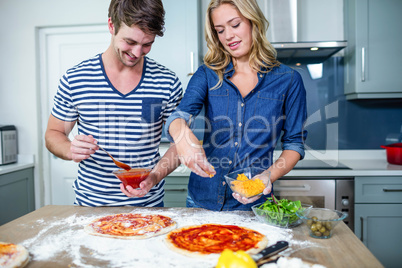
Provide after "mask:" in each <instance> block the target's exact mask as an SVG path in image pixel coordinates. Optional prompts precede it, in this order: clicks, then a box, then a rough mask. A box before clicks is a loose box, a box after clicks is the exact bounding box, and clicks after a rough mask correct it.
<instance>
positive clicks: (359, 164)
mask: <svg viewBox="0 0 402 268" xmlns="http://www.w3.org/2000/svg"><path fill="white" fill-rule="evenodd" d="M168 147H169V144H166V143H164V144H161V146H160V154H161V155H163V154H164V153H165V152H166V150H167V149H168ZM280 154H281V151H275V152H274V159H277V158H278V157H279V155H280ZM311 160H313V161H316V160H321V161H324V162H327V163H330V164H336V163H340V164H342V165H344V166H346V167H348V168H350V169H293V170H291V171H290V172H289V173H288V174H286V175H285V177H356V176H402V165H392V164H389V163H388V162H387V157H386V151H385V150H327V151H315V150H306V155H305V157H304V159H303V160H301V161H300V162H303V164H307V163H306V162H308V161H311ZM172 175H174V176H189V175H190V170H189V169H188V168H186V167H185V166H183V165H181V166H179V167H178V168H177V169H176V170H175V171H174V172H173V173H172Z"/></svg>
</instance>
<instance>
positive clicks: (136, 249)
mask: <svg viewBox="0 0 402 268" xmlns="http://www.w3.org/2000/svg"><path fill="white" fill-rule="evenodd" d="M126 212H132V213H158V214H163V215H165V216H169V217H171V218H173V219H174V220H175V221H176V222H177V224H178V227H181V226H185V225H194V224H203V223H219V224H235V225H240V226H245V227H248V228H252V229H254V230H256V231H259V232H261V233H263V234H264V235H266V236H267V238H268V241H269V242H268V244H269V245H272V244H275V243H276V242H277V241H280V240H286V241H288V242H289V248H288V249H287V250H285V251H283V252H282V253H281V254H282V255H284V256H290V257H298V258H302V259H303V260H304V261H307V262H310V263H319V264H321V265H324V266H326V267H383V266H382V265H381V264H380V263H379V261H378V260H377V259H376V258H375V257H374V256H373V255H372V254H371V253H370V251H369V250H368V249H367V248H366V247H365V246H364V245H363V244H362V243H361V241H360V240H359V239H358V238H357V237H356V236H355V235H354V234H353V232H352V231H351V230H350V229H349V228H348V227H347V226H346V225H345V224H344V223H343V222H341V223H339V224H338V225H337V226H336V227H335V229H334V236H333V237H332V238H330V239H314V238H311V237H309V236H308V233H307V227H306V226H305V225H303V224H302V225H300V226H298V227H295V228H293V229H281V228H276V227H272V226H269V225H265V224H262V223H259V222H258V221H257V219H256V218H255V217H254V216H253V214H252V213H251V212H239V211H232V212H213V211H208V210H204V209H190V208H137V207H114V208H112V207H99V208H88V207H78V206H54V205H52V206H45V207H43V208H40V209H38V210H36V211H34V212H32V213H29V214H27V215H25V216H23V217H20V218H18V219H16V220H14V221H11V222H9V223H7V224H4V225H2V226H0V241H5V242H11V243H16V244H22V245H23V246H25V247H26V248H27V249H28V250H29V252H30V256H31V261H30V263H29V264H28V266H27V267H28V268H32V267H52V268H53V267H159V268H164V267H191V268H193V267H194V268H195V267H214V265H215V264H216V261H217V259H211V260H208V259H206V258H189V257H186V256H183V255H180V254H178V253H175V252H172V251H171V250H169V249H168V248H167V247H166V246H165V244H164V242H163V238H164V237H165V235H162V236H158V237H154V238H151V239H144V240H124V239H112V238H105V237H99V236H92V235H89V234H87V233H85V232H84V230H83V227H84V226H85V225H86V224H88V223H89V222H91V221H92V220H93V219H95V218H97V217H100V216H105V215H109V214H116V213H126Z"/></svg>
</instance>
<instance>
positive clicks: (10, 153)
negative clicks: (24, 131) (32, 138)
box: [0, 125, 18, 165]
mask: <svg viewBox="0 0 402 268" xmlns="http://www.w3.org/2000/svg"><path fill="white" fill-rule="evenodd" d="M17 153H18V148H17V129H16V127H15V126H12V125H8V126H0V165H5V164H10V163H15V162H17Z"/></svg>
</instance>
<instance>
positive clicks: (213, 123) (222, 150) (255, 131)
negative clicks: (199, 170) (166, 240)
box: [165, 64, 307, 210]
mask: <svg viewBox="0 0 402 268" xmlns="http://www.w3.org/2000/svg"><path fill="white" fill-rule="evenodd" d="M233 74H234V70H233V65H232V64H230V65H229V66H228V67H227V69H226V73H225V74H224V79H223V84H222V86H220V87H219V88H216V89H211V88H213V87H214V86H215V85H216V84H217V82H218V80H219V78H218V76H217V74H216V73H215V72H214V71H213V70H211V69H209V68H208V67H206V66H205V65H202V66H200V67H199V68H198V70H197V72H196V73H195V74H194V75H193V77H192V78H191V80H190V82H189V84H188V87H187V90H186V92H185V94H184V97H183V100H182V101H181V103H180V105H179V106H178V108H177V109H176V111H175V112H174V113H173V114H171V116H170V117H169V118H168V120H167V122H166V126H165V132H166V133H165V134H166V136H167V138H168V139H169V140H170V141H171V142H173V139H172V137H171V136H170V135H169V133H168V129H169V126H170V123H171V122H172V121H173V120H175V119H177V118H183V119H185V120H186V121H187V122H188V123H189V124H190V123H191V121H192V118H194V117H195V116H197V115H198V114H199V113H200V111H201V110H202V108H203V106H205V119H204V120H205V131H204V139H203V148H204V150H205V153H206V156H207V158H208V161H209V162H210V163H211V164H212V165H213V166H214V168H215V170H216V175H215V176H214V177H212V178H204V177H200V176H198V175H197V174H195V173H191V175H190V181H189V185H188V193H189V195H190V197H191V198H192V199H193V201H194V202H195V204H196V205H198V206H201V207H203V208H206V209H210V210H250V207H251V206H252V205H253V204H248V205H243V204H241V203H239V202H238V201H237V200H236V199H234V198H233V197H232V191H231V190H230V188H229V186H228V185H227V184H226V182H225V178H224V175H225V174H228V173H230V172H233V171H235V170H237V169H240V168H245V167H249V166H254V167H260V168H264V169H268V168H269V167H270V166H271V165H272V163H273V159H272V158H273V151H274V149H275V146H276V143H277V141H278V139H279V137H280V136H281V132H282V131H283V136H282V139H281V141H282V149H283V150H294V151H296V152H298V153H299V154H300V158H303V157H304V146H303V143H304V139H305V138H306V135H307V132H306V131H305V130H304V129H303V124H304V122H305V120H306V118H307V111H306V92H305V89H304V85H303V81H302V78H301V76H300V74H299V73H298V72H296V71H295V70H293V69H291V68H289V67H287V66H285V65H283V64H281V65H280V66H279V67H275V68H274V69H273V70H271V71H270V72H269V73H259V74H258V83H257V85H256V87H255V88H254V89H253V90H252V91H251V92H250V93H249V94H248V95H247V96H245V97H244V98H243V97H242V95H241V94H240V92H239V90H238V89H237V87H236V86H235V85H234V84H233V83H232V82H231V81H230V80H229V78H230V77H231V76H233ZM197 120H198V119H197ZM263 201H265V198H260V199H259V200H257V201H256V203H257V202H263Z"/></svg>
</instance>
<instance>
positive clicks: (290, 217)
mask: <svg viewBox="0 0 402 268" xmlns="http://www.w3.org/2000/svg"><path fill="white" fill-rule="evenodd" d="M262 204H264V203H260V204H256V205H254V206H252V207H251V209H252V210H253V212H254V214H255V216H256V217H257V219H258V220H259V221H260V222H262V223H265V224H268V225H272V226H276V227H281V228H293V227H296V226H298V225H300V224H301V223H302V222H303V221H302V220H301V219H300V218H299V216H297V214H296V212H295V213H292V214H281V213H278V212H273V211H267V210H264V209H260V208H259V207H260V206H261V205H262ZM301 206H302V207H301V208H300V209H299V211H303V210H306V209H309V208H311V207H312V206H311V205H306V204H302V205H301Z"/></svg>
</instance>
